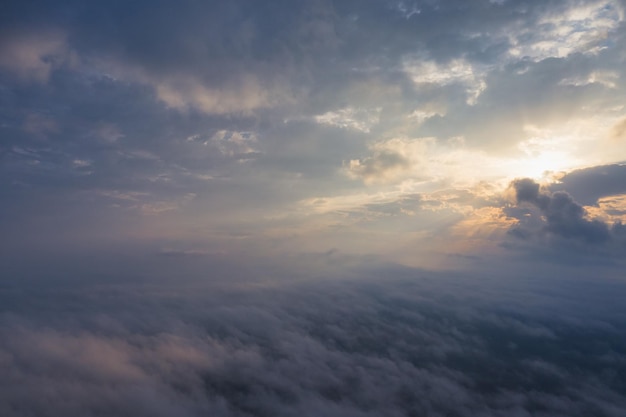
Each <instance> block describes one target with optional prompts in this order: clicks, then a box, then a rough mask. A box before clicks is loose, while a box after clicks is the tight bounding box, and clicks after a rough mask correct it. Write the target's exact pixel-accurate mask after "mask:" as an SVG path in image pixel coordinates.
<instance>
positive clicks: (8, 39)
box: [0, 31, 75, 83]
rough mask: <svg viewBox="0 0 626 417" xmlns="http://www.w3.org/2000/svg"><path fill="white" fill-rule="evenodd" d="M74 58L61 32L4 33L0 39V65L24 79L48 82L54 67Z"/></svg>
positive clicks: (56, 67)
mask: <svg viewBox="0 0 626 417" xmlns="http://www.w3.org/2000/svg"><path fill="white" fill-rule="evenodd" d="M73 58H74V59H75V57H73V55H72V53H71V51H70V49H69V46H68V44H67V40H66V35H65V34H63V33H62V32H60V31H47V32H46V31H43V32H33V33H12V34H10V35H9V34H5V36H3V37H2V40H1V41H0V68H3V69H5V70H8V71H10V72H12V73H13V74H14V75H15V76H16V77H18V78H19V79H21V80H22V81H35V82H38V83H45V82H47V81H48V78H49V77H50V74H51V72H52V71H53V70H55V69H58V68H60V67H62V66H63V65H68V64H69V63H70V62H71V60H72V59H73Z"/></svg>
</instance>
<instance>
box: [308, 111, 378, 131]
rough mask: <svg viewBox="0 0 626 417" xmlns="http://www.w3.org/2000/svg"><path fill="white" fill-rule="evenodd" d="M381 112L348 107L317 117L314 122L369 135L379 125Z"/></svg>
mask: <svg viewBox="0 0 626 417" xmlns="http://www.w3.org/2000/svg"><path fill="white" fill-rule="evenodd" d="M381 111H382V108H381V107H377V108H374V109H361V108H355V107H351V106H348V107H344V108H342V109H339V110H336V111H329V112H326V113H324V114H320V115H317V116H315V117H314V120H315V121H316V122H317V123H320V124H325V125H329V126H335V127H339V128H342V129H354V130H359V131H361V132H365V133H369V132H370V130H371V128H372V127H374V126H376V125H377V124H378V123H379V121H380V112H381Z"/></svg>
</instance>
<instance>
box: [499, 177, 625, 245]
mask: <svg viewBox="0 0 626 417" xmlns="http://www.w3.org/2000/svg"><path fill="white" fill-rule="evenodd" d="M511 186H512V187H513V189H514V190H515V197H516V200H517V203H518V204H520V203H529V204H531V205H533V206H535V207H536V208H538V209H539V210H540V212H541V214H543V215H544V216H545V225H544V226H543V227H542V229H541V231H542V232H543V233H548V234H552V235H554V236H557V237H560V238H563V239H573V240H580V241H583V242H585V243H589V244H604V243H607V242H609V241H610V240H611V239H612V235H611V233H612V229H611V227H610V226H609V225H607V224H606V223H605V222H602V221H600V220H589V219H587V218H586V212H585V209H584V208H583V207H582V206H581V205H580V204H578V203H576V202H575V201H574V200H573V199H572V197H571V196H570V195H569V194H568V193H566V192H563V191H556V192H554V193H551V192H547V191H544V190H541V189H540V185H539V184H538V183H536V182H535V181H533V180H531V179H529V178H525V179H520V180H515V181H514V182H513V183H512V184H511ZM617 227H618V228H619V226H617ZM515 230H517V231H516V232H515V233H518V234H520V235H523V234H524V233H525V232H524V231H523V230H522V229H515ZM616 230H617V229H616Z"/></svg>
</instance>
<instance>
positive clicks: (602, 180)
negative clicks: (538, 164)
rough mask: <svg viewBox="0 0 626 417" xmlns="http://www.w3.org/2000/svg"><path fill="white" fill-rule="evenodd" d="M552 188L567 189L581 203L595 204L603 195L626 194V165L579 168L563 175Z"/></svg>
mask: <svg viewBox="0 0 626 417" xmlns="http://www.w3.org/2000/svg"><path fill="white" fill-rule="evenodd" d="M550 190H551V191H564V190H567V192H568V193H569V194H571V195H572V197H573V198H575V199H576V201H578V202H580V203H581V204H583V205H585V206H591V205H595V204H597V202H598V200H599V199H600V198H602V197H608V196H613V195H619V194H626V165H618V164H614V165H601V166H595V167H590V168H583V169H577V170H574V171H571V172H568V173H567V174H565V175H563V176H561V177H560V178H559V180H558V182H557V183H555V184H551V185H550Z"/></svg>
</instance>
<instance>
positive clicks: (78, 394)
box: [0, 268, 626, 417]
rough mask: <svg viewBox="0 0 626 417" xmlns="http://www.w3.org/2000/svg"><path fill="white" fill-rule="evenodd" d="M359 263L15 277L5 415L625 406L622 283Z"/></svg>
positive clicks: (9, 290) (6, 299) (578, 412)
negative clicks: (311, 273) (37, 281)
mask: <svg viewBox="0 0 626 417" xmlns="http://www.w3.org/2000/svg"><path fill="white" fill-rule="evenodd" d="M358 275H359V276H360V277H361V278H359V279H357V280H354V279H352V280H329V279H319V278H318V279H317V280H316V283H311V282H308V283H307V282H301V283H299V284H291V285H289V284H283V285H280V286H276V285H270V284H269V283H266V284H264V285H257V286H253V285H247V286H243V287H237V288H236V287H235V286H234V285H227V286H221V287H220V286H212V285H208V284H199V283H197V282H196V283H195V284H190V283H186V284H179V285H177V286H175V285H173V284H148V283H143V284H132V283H125V284H115V285H113V284H107V285H104V284H101V285H78V286H71V287H70V286H67V287H59V286H57V287H56V288H53V287H51V288H48V289H43V288H41V287H40V288H39V289H37V290H33V289H26V287H25V286H18V285H4V286H3V287H2V289H1V292H0V297H1V301H2V306H3V310H2V315H1V316H0V320H1V323H2V325H1V326H0V329H1V333H0V362H1V363H2V369H3V371H2V373H0V387H1V388H2V389H1V390H0V414H1V415H3V416H7V417H22V416H51V417H56V416H202V415H212V416H319V415H326V416H380V415H388V416H407V415H411V416H531V415H532V416H551V417H553V416H568V417H575V416H581V417H582V416H590V415H593V416H614V417H618V416H622V415H623V410H624V409H625V407H626V397H625V395H626V379H625V377H624V376H625V375H626V338H625V336H624V333H623V331H622V329H623V328H624V325H625V324H626V310H625V309H624V306H623V303H622V300H623V295H624V294H625V288H624V284H623V283H617V282H608V281H602V282H599V281H597V280H596V281H595V282H592V281H591V280H580V279H575V278H573V277H567V285H563V284H564V282H565V280H563V281H561V280H560V279H556V278H554V277H553V278H550V279H546V277H545V276H544V277H537V279H528V278H524V279H522V278H518V279H517V280H511V279H510V274H508V275H500V276H498V277H495V278H484V277H483V278H477V277H475V278H469V277H467V276H466V277H461V276H446V275H443V274H432V273H425V272H422V271H414V270H406V269H397V268H383V269H380V268H379V269H376V270H370V271H359V273H358ZM366 276H370V277H371V278H366Z"/></svg>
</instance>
